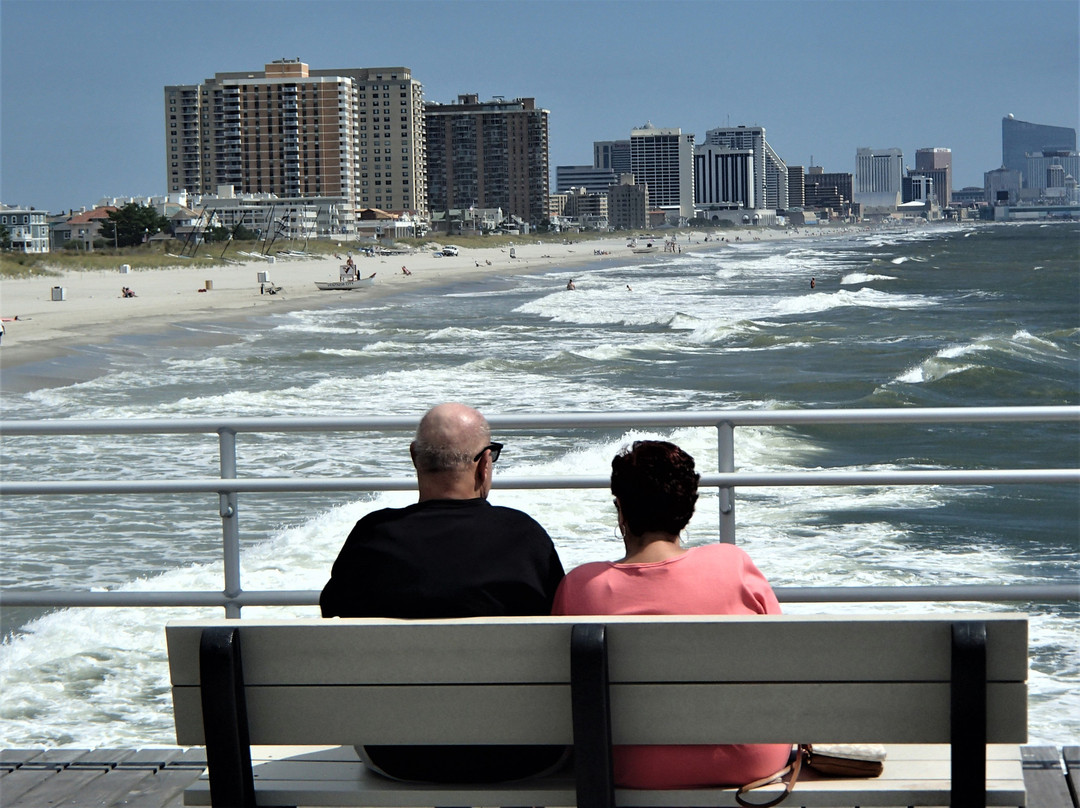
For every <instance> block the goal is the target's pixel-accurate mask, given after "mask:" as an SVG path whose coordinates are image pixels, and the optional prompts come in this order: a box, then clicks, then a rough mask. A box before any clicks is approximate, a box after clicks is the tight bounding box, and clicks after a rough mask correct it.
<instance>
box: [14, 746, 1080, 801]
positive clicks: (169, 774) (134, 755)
mask: <svg viewBox="0 0 1080 808" xmlns="http://www.w3.org/2000/svg"><path fill="white" fill-rule="evenodd" d="M277 751H280V750H277ZM1021 751H1022V754H1023V762H1024V785H1025V786H1026V788H1027V792H1028V803H1027V808H1068V807H1069V806H1073V808H1080V806H1078V805H1077V801H1076V796H1075V792H1071V791H1070V784H1071V783H1080V747H1076V746H1071V747H1066V748H1065V749H1064V750H1059V749H1058V748H1056V747H1053V746H1024V747H1021ZM1066 766H1067V767H1068V772H1069V777H1070V778H1071V780H1067V779H1066V774H1065V772H1066ZM205 767H206V754H205V751H204V750H203V749H202V748H198V747H193V748H191V749H179V748H154V749H96V750H85V749H50V750H41V749H4V750H2V751H0V808H23V806H33V808H40V806H43V805H50V806H57V808H59V806H69V808H89V806H94V807H95V808H182V806H183V796H184V789H185V788H187V787H188V786H190V785H191V784H192V783H194V782H195V781H196V780H197V779H198V778H199V775H200V774H202V771H203V769H204V768H205Z"/></svg>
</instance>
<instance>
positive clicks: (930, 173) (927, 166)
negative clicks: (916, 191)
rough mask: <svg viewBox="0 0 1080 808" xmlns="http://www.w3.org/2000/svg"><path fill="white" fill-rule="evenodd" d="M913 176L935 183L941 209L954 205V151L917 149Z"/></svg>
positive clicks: (935, 191)
mask: <svg viewBox="0 0 1080 808" xmlns="http://www.w3.org/2000/svg"><path fill="white" fill-rule="evenodd" d="M913 174H919V175H922V176H924V177H929V178H930V179H931V180H933V181H934V195H935V196H936V197H937V203H938V204H939V205H940V206H941V207H943V208H947V207H949V206H950V205H951V204H952V149H940V148H938V149H916V150H915V171H914V172H913Z"/></svg>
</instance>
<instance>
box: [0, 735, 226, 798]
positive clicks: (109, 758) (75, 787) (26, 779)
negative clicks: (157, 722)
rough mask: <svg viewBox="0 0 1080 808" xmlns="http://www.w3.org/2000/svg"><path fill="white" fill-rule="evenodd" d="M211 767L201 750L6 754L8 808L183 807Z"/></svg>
mask: <svg viewBox="0 0 1080 808" xmlns="http://www.w3.org/2000/svg"><path fill="white" fill-rule="evenodd" d="M205 768H206V753H205V751H204V750H203V749H201V748H193V749H186V750H185V749H179V748H172V747H170V748H160V749H96V750H85V749H51V750H40V749H38V750H26V749H14V750H12V749H5V750H3V751H2V752H0V806H2V808H24V807H25V808H41V806H56V807H57V808H59V806H69V807H70V808H84V806H85V807H88V806H95V808H111V807H113V806H115V808H181V806H183V797H184V789H185V788H187V787H188V786H190V785H191V784H192V783H193V782H195V781H196V780H197V779H198V778H199V775H200V774H202V772H203V770H204V769H205Z"/></svg>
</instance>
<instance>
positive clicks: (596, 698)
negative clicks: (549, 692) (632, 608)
mask: <svg viewBox="0 0 1080 808" xmlns="http://www.w3.org/2000/svg"><path fill="white" fill-rule="evenodd" d="M570 701H571V705H572V709H573V720H574V768H575V771H576V777H577V805H578V808H615V786H614V775H613V773H612V767H611V701H610V697H609V694H608V657H607V634H606V631H605V626H603V625H598V624H595V623H582V624H579V625H576V626H574V628H573V630H572V633H571V636H570Z"/></svg>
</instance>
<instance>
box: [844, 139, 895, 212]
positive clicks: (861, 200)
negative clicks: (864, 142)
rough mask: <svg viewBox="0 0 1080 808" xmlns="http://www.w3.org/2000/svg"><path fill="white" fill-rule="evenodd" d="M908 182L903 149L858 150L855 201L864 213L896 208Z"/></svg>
mask: <svg viewBox="0 0 1080 808" xmlns="http://www.w3.org/2000/svg"><path fill="white" fill-rule="evenodd" d="M903 183H904V153H903V152H902V151H901V150H900V149H877V150H875V149H868V148H860V149H858V151H856V152H855V202H856V203H858V204H859V205H861V206H862V212H863V214H866V213H883V212H887V211H890V210H892V211H895V210H896V208H897V206H898V205H899V204H900V195H901V193H902V192H903Z"/></svg>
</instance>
